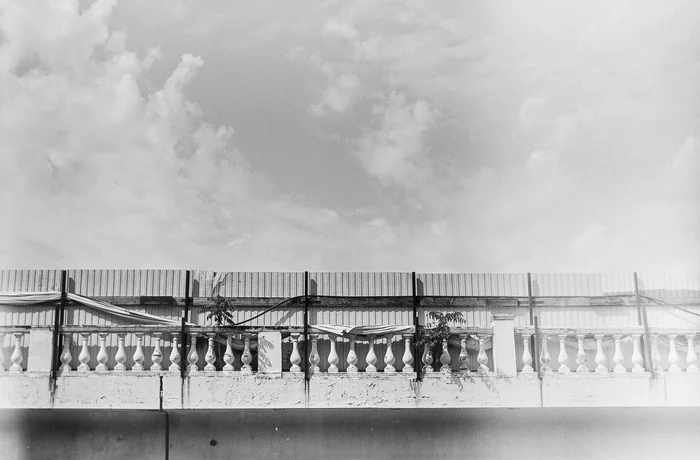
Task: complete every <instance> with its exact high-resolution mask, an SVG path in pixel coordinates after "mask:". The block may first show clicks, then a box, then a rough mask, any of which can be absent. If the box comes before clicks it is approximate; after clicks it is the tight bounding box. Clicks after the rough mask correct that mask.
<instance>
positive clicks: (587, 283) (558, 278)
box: [532, 273, 634, 297]
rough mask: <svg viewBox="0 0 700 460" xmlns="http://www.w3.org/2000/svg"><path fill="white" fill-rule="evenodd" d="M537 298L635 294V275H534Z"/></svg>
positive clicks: (533, 291)
mask: <svg viewBox="0 0 700 460" xmlns="http://www.w3.org/2000/svg"><path fill="white" fill-rule="evenodd" d="M532 294H533V295H534V296H535V297H569V296H577V297H586V296H602V295H624V294H634V275H633V274H632V273H629V274H615V273H533V274H532Z"/></svg>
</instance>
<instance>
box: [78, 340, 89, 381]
mask: <svg viewBox="0 0 700 460" xmlns="http://www.w3.org/2000/svg"><path fill="white" fill-rule="evenodd" d="M80 335H81V336H82V337H83V347H82V348H81V350H80V354H79V355H78V361H80V365H79V366H78V372H88V371H89V370H90V365H89V364H88V363H89V362H90V352H89V351H88V339H89V338H90V333H89V332H81V333H80Z"/></svg>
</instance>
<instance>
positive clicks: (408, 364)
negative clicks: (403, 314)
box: [401, 334, 413, 373]
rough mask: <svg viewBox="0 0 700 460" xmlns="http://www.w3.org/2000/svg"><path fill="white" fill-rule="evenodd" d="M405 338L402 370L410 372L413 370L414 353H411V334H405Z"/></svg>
mask: <svg viewBox="0 0 700 460" xmlns="http://www.w3.org/2000/svg"><path fill="white" fill-rule="evenodd" d="M403 339H404V349H403V357H402V358H401V360H402V361H403V369H402V372H405V373H409V372H413V353H411V335H410V334H404V336H403Z"/></svg>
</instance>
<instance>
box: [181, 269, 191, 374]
mask: <svg viewBox="0 0 700 460" xmlns="http://www.w3.org/2000/svg"><path fill="white" fill-rule="evenodd" d="M191 277H192V272H191V271H190V270H187V271H185V313H184V315H183V316H182V323H181V324H180V363H181V365H180V377H181V378H183V379H184V378H185V374H186V371H187V362H188V361H187V332H186V331H185V328H186V323H187V321H188V320H189V319H190V303H191V302H192V297H190V286H191V283H190V279H191Z"/></svg>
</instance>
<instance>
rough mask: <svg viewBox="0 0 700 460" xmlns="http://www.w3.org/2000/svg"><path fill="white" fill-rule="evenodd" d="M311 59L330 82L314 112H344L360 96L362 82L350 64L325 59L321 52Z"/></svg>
mask: <svg viewBox="0 0 700 460" xmlns="http://www.w3.org/2000/svg"><path fill="white" fill-rule="evenodd" d="M291 54H292V55H296V54H298V53H297V52H293V53H291ZM310 60H311V62H313V63H314V64H315V65H316V66H317V67H318V69H319V70H321V72H323V74H324V76H325V77H326V80H327V83H328V86H327V87H326V89H325V90H324V91H323V96H322V98H321V100H320V101H319V102H318V103H317V104H316V105H315V106H314V107H313V109H314V113H316V114H317V115H324V114H326V113H327V109H331V110H333V111H334V112H336V113H343V112H345V111H346V110H348V109H349V108H350V107H352V105H354V103H355V102H356V100H357V98H358V94H359V92H360V89H361V84H360V80H359V79H358V78H357V76H356V75H355V74H354V73H353V72H352V70H351V68H350V66H348V65H342V64H333V63H331V62H327V61H324V60H322V59H321V56H320V54H319V53H314V54H313V55H312V56H311V57H310Z"/></svg>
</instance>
